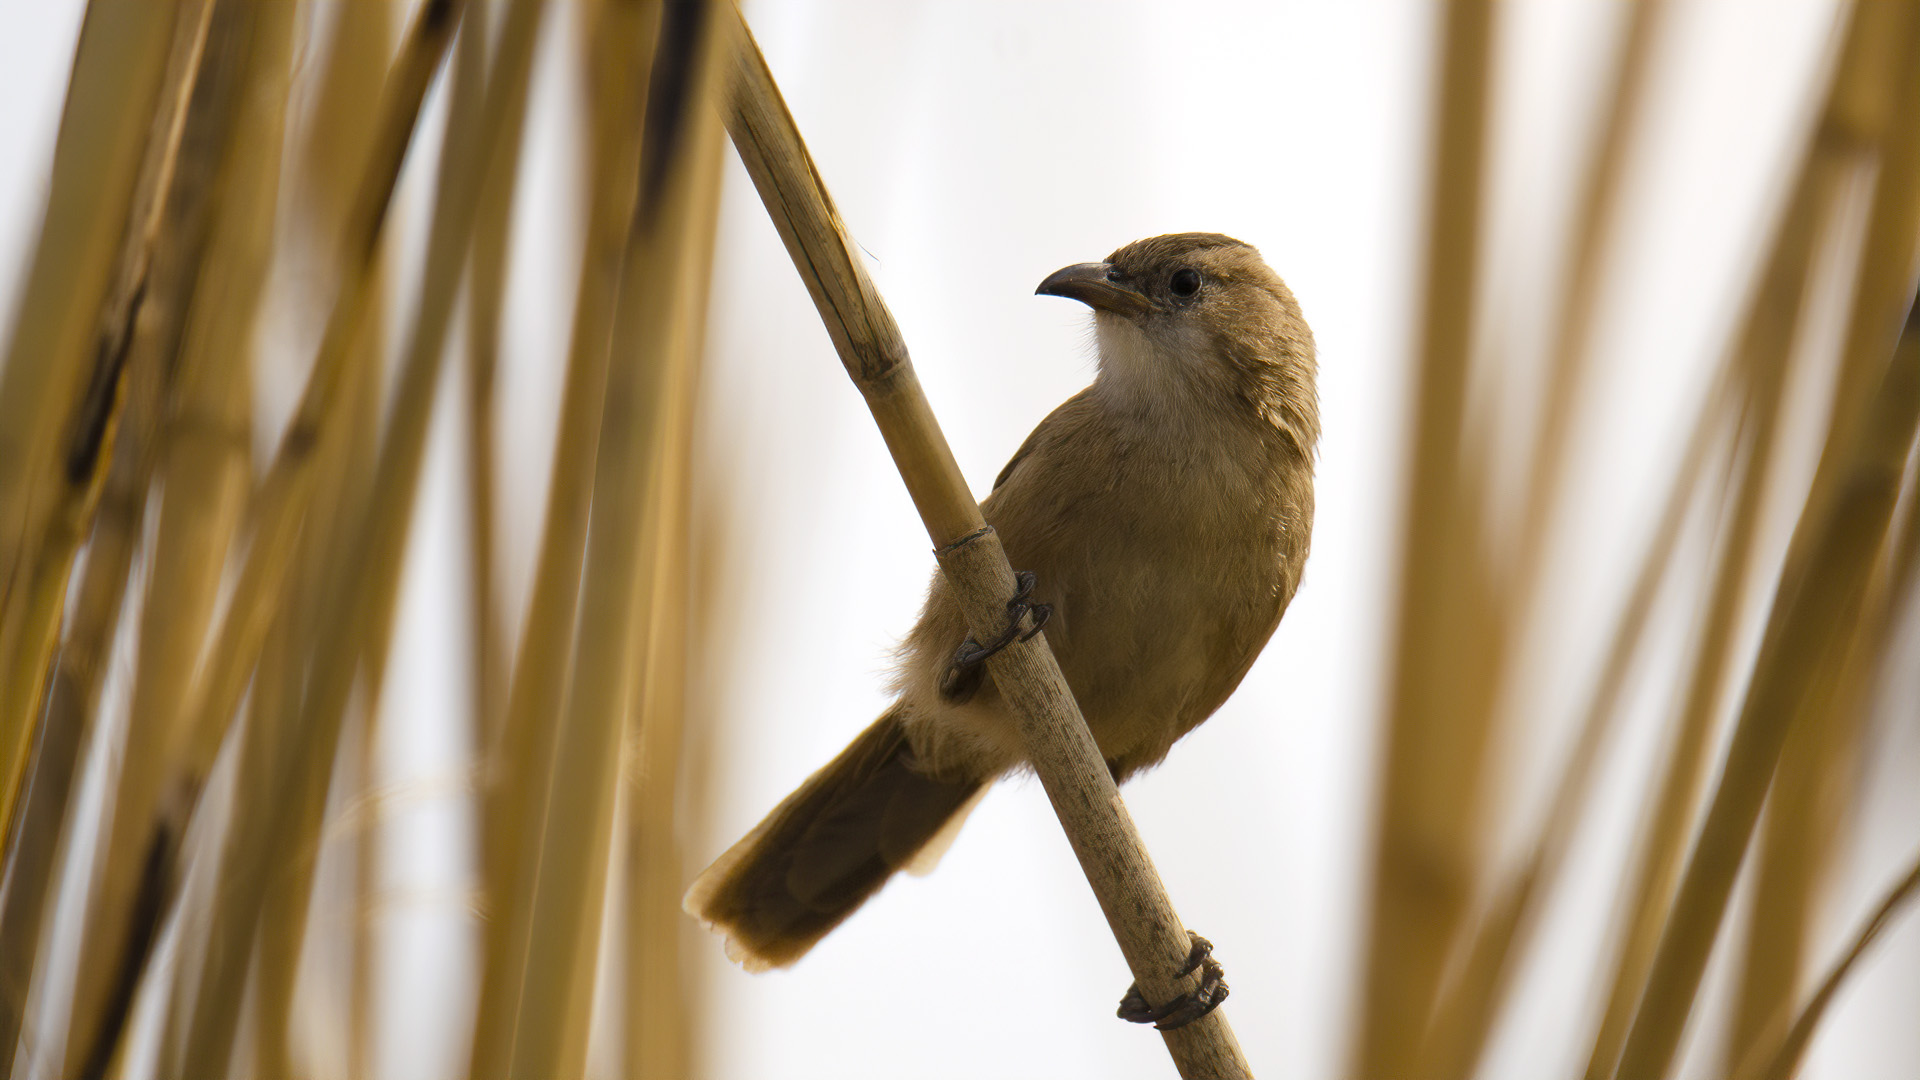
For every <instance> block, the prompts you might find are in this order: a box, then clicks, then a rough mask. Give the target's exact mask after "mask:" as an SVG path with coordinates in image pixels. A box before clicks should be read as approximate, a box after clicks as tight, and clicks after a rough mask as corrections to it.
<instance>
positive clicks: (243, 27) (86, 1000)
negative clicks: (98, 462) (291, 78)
mask: <svg viewBox="0 0 1920 1080" xmlns="http://www.w3.org/2000/svg"><path fill="white" fill-rule="evenodd" d="M255 14H256V12H255V11H254V10H253V9H252V8H250V7H249V6H247V5H241V4H236V3H233V2H231V0H222V2H219V3H212V4H209V5H207V7H206V8H205V9H204V10H202V11H200V12H196V13H194V17H195V18H197V19H199V20H200V21H199V23H198V24H197V25H196V26H195V27H194V28H193V30H192V33H193V35H194V41H195V44H194V47H193V51H194V54H195V56H196V58H197V59H196V61H195V63H194V65H193V66H194V68H195V75H194V79H193V83H192V86H191V96H190V99H189V100H188V101H187V102H186V103H185V104H184V107H183V109H182V112H181V114H180V117H179V119H178V123H177V128H178V131H179V135H178V139H177V151H176V152H175V154H174V163H173V165H172V167H171V168H170V170H169V172H170V175H169V176H168V178H167V187H166V191H165V194H164V197H163V198H162V200H161V204H160V211H159V214H158V216H157V217H156V218H155V220H154V223H153V226H152V228H151V230H150V233H149V236H148V239H147V241H146V256H145V266H144V268H143V269H142V271H141V285H140V295H141V300H140V303H139V304H137V305H136V308H135V310H134V311H133V312H131V313H129V316H128V317H129V318H130V319H132V320H133V324H132V325H133V329H132V332H131V339H130V341H129V342H128V343H127V346H126V355H125V358H124V360H123V361H122V363H123V368H124V370H123V372H122V374H121V375H120V378H121V380H122V381H123V382H124V383H125V385H126V387H127V390H126V391H125V396H126V397H127V399H128V402H127V404H126V405H125V407H124V409H123V413H124V416H125V419H124V422H123V423H122V427H123V431H122V432H121V433H120V435H119V436H118V437H117V438H116V439H115V440H114V449H113V459H114V460H113V464H112V466H111V470H110V472H109V475H108V477H107V479H106V484H105V488H104V493H103V505H102V508H101V511H100V514H99V518H98V525H99V528H97V529H96V532H95V541H96V544H99V545H101V549H102V550H101V551H100V552H99V554H102V555H104V554H105V553H106V552H108V551H112V552H113V553H114V554H113V555H111V556H108V560H109V561H108V563H107V565H108V566H111V567H112V569H111V570H105V571H104V572H107V573H111V574H113V575H115V577H117V578H119V579H120V580H117V581H115V582H113V583H112V584H111V585H109V586H107V587H108V588H111V589H113V590H114V591H115V593H116V594H118V593H119V592H121V591H123V590H124V589H125V588H126V581H125V580H124V578H125V575H126V574H127V572H128V563H127V562H126V561H124V559H125V557H126V556H127V555H130V554H131V551H132V549H133V546H134V544H135V541H136V538H137V537H138V535H139V532H140V530H141V525H142V522H143V521H144V520H145V517H146V513H147V503H148V489H149V486H150V484H151V481H152V478H153V474H154V471H155V468H156V465H157V463H158V460H159V456H160V445H159V441H160V435H161V432H162V425H163V422H164V417H163V413H164V412H165V411H166V410H167V409H168V408H169V406H170V405H171V403H172V402H173V401H176V400H178V399H179V389H178V385H177V376H178V374H179V372H180V370H181V367H182V362H181V350H182V344H183V339H184V338H185V337H186V334H187V330H188V326H189V322H190V315H193V314H196V313H197V314H198V315H199V316H200V317H205V313H206V312H207V311H208V309H209V308H210V307H212V306H213V305H214V304H215V303H216V302H215V301H211V300H206V299H202V298H201V294H200V292H199V289H200V284H199V283H200V281H201V280H202V276H203V263H204V259H205V255H206V253H207V250H208V246H209V241H210V237H211V235H212V230H213V225H214V221H215V219H216V217H217V216H218V210H217V198H218V195H219V187H220V184H221V180H222V178H223V176H224V175H226V174H227V172H228V163H229V158H230V150H231V148H232V146H233V139H234V137H235V136H236V134H238V132H237V123H238V120H239V117H240V115H241V103H242V100H243V94H244V93H245V91H246V90H247V88H248V87H249V85H250V77H251V75H252V71H251V54H252V52H253V49H254V43H255V39H256V27H255ZM216 280H217V279H216ZM222 299H224V298H222ZM122 531H124V532H126V533H127V534H128V535H127V536H126V537H124V538H121V537H118V536H116V534H117V533H119V532H122ZM103 535H104V536H105V538H106V539H105V540H104V541H103V540H102V536H103ZM93 557H94V556H91V555H90V557H89V570H88V575H89V577H91V576H92V574H93V573H94V571H93V569H92V566H91V560H92V558H93ZM116 560H118V561H116ZM117 611H118V608H117V604H116V607H115V613H116V615H117ZM106 640H108V639H107V638H102V639H101V642H102V644H104V642H105V641H106ZM97 693H98V692H97V689H95V690H90V691H88V692H87V694H86V712H85V714H84V716H85V721H86V722H89V723H90V722H91V719H92V716H91V714H92V712H93V709H94V704H95V702H97ZM126 880H127V879H124V878H116V879H115V882H114V884H122V883H124V882H125V881H126ZM137 888H138V887H137V885H136V886H135V887H134V890H133V891H134V892H137ZM131 895H132V893H131V892H130V893H127V894H125V895H124V896H123V895H122V894H115V895H113V896H112V897H108V896H106V894H104V893H103V894H102V899H103V900H107V901H114V900H122V899H130V898H131ZM124 926H125V923H124V921H118V922H114V923H112V924H110V925H107V924H104V923H103V925H102V929H103V931H104V932H105V936H104V940H98V941H89V942H88V945H89V949H88V954H89V955H88V956H87V957H86V959H90V960H92V961H93V963H91V964H85V965H83V967H82V969H81V979H80V980H79V981H78V985H77V987H76V995H75V998H74V1003H73V1009H72V1012H71V1020H70V1022H69V1024H68V1029H67V1062H68V1068H69V1069H74V1070H77V1071H78V1072H79V1073H80V1074H81V1075H97V1074H98V1073H99V1072H100V1071H102V1070H104V1068H105V1065H106V1062H105V1056H104V1055H105V1054H107V1053H109V1052H110V1051H111V1048H112V1046H113V1045H114V1044H115V1043H116V1042H117V1040H118V1035H119V1025H120V1022H121V1020H122V1019H123V1018H124V1016H125V1012H126V1008H127V1003H128V1002H129V1001H130V1000H131V998H132V995H133V991H134V986H135V982H134V979H135V978H136V975H137V971H138V968H137V966H130V965H129V964H127V963H126V959H127V954H128V951H129V949H132V950H135V951H142V952H143V951H144V948H145V943H143V942H135V941H132V940H131V939H126V938H121V937H119V936H117V935H116V934H115V933H114V932H115V931H119V930H121V929H122V928H123V927H124ZM96 945H97V946H99V947H97V948H95V947H93V946H96Z"/></svg>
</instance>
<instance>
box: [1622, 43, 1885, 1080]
mask: <svg viewBox="0 0 1920 1080" xmlns="http://www.w3.org/2000/svg"><path fill="white" fill-rule="evenodd" d="M1889 15H1892V16H1893V17H1894V20H1895V21H1894V23H1893V24H1892V25H1889V23H1888V17H1889ZM1898 19H1899V12H1898V10H1897V9H1896V7H1895V6H1894V5H1869V6H1868V7H1866V8H1863V9H1861V10H1860V12H1859V13H1858V14H1856V15H1855V16H1854V17H1853V18H1852V19H1851V20H1850V22H1849V24H1848V29H1847V31H1846V32H1845V37H1844V41H1843V44H1842V47H1841V55H1842V57H1843V59H1842V62H1841V63H1839V64H1838V65H1836V68H1835V74H1834V76H1833V82H1832V85H1831V87H1830V89H1829V92H1828V95H1827V101H1826V104H1825V107H1824V109H1823V112H1822V115H1821V117H1820V120H1819V123H1818V125H1817V127H1816V129H1815V132H1814V139H1813V141H1812V143H1811V144H1810V145H1809V147H1808V149H1807V151H1806V158H1805V160H1804V161H1803V163H1802V166H1801V171H1800V175H1799V177H1798V179H1797V181H1796V184H1795V187H1794V189H1793V192H1792V194H1791V195H1790V196H1789V197H1788V201H1787V208H1786V211H1785V217H1784V219H1783V221H1782V224H1781V225H1780V227H1779V230H1778V232H1777V233H1776V235H1775V238H1774V242H1773V247H1772V251H1771V253H1770V254H1769V257H1768V259H1767V262H1766V268H1765V270H1764V271H1763V273H1762V275H1761V279H1760V283H1759V286H1758V289H1757V290H1756V292H1755V294H1754V297H1753V299H1752V301H1751V302H1750V304H1749V307H1748V310H1747V314H1746V316H1745V319H1744V322H1743V325H1742V329H1741V336H1740V339H1739V342H1738V343H1737V345H1736V346H1735V356H1736V357H1737V358H1738V363H1739V365H1740V366H1739V368H1738V370H1740V371H1741V372H1742V373H1743V375H1744V378H1745V379H1746V380H1747V381H1748V383H1749V386H1748V389H1747V395H1748V401H1747V404H1746V406H1745V408H1744V413H1745V421H1744V423H1745V426H1746V427H1747V428H1748V429H1749V430H1748V433H1747V439H1746V442H1747V446H1748V450H1747V462H1746V467H1745V469H1744V472H1743V475H1742V476H1741V479H1740V481H1739V484H1738V486H1737V487H1736V489H1735V491H1734V509H1733V513H1732V515H1731V519H1730V522H1729V525H1728V527H1727V530H1726V539H1725V548H1724V550H1723V551H1722V552H1721V553H1720V556H1719V566H1718V569H1717V571H1716V574H1715V579H1714V584H1713V587H1712V591H1711V593H1710V596H1709V599H1708V601H1707V604H1706V620H1705V624H1704V626H1703V629H1702V631H1701V634H1700V639H1699V641H1700V644H1699V646H1698V650H1699V651H1698V654H1697V657H1696V660H1695V664H1694V667H1693V669H1692V671H1691V672H1690V673H1689V675H1688V679H1689V683H1688V687H1687V690H1686V692H1685V695H1684V699H1683V704H1682V707H1681V713H1680V716H1679V718H1678V724H1677V727H1676V729H1675V737H1674V742H1673V745H1672V747H1671V748H1670V750H1669V752H1668V757H1667V764H1666V769H1665V773H1664V775H1663V777H1662V779H1661V781H1660V783H1659V786H1658V794H1657V796H1656V800H1655V802H1654V804H1653V807H1652V811H1651V815H1650V817H1649V818H1648V820H1647V823H1646V826H1645V830H1644V833H1643V836H1642V841H1641V846H1640V849H1639V852H1638V854H1637V857H1636V864H1635V867H1634V870H1633V872H1632V875H1631V879H1630V880H1631V881H1632V883H1633V884H1632V885H1631V887H1630V892H1629V894H1628V899H1627V906H1626V911H1627V912H1628V919H1627V923H1626V925H1625V928H1624V930H1623V932H1622V937H1621V943H1620V946H1619V951H1618V953H1617V954H1616V959H1615V966H1614V974H1613V978H1612V980H1611V983H1610V988H1609V992H1608V1000H1607V1005H1606V1010H1605V1014H1604V1016H1603V1018H1602V1020H1601V1024H1600V1027H1599V1030H1598V1032H1597V1034H1596V1036H1595V1043H1594V1048H1593V1051H1592V1053H1591V1054H1590V1055H1589V1062H1588V1066H1587V1073H1586V1075H1587V1078H1588V1080H1605V1078H1607V1077H1610V1076H1612V1075H1613V1074H1614V1069H1615V1066H1616V1065H1617V1063H1618V1060H1619V1054H1620V1051H1621V1049H1622V1047H1623V1045H1624V1041H1625V1038H1626V1033H1627V1027H1628V1024H1629V1022H1630V1020H1631V1019H1632V1017H1633V1009H1634V1007H1635V1005H1636V1004H1637V1002H1638V1001H1639V1000H1640V995H1641V993H1642V991H1643V988H1644V987H1645V985H1646V980H1647V977H1648V971H1649V968H1650V966H1651V964H1652V961H1653V954H1654V949H1655V946H1656V945H1657V943H1658V941H1659V936H1660V933H1661V927H1662V924H1663V923H1664V922H1665V920H1666V917H1667V913H1668V910H1669V907H1670V905H1671V903H1672V899H1673V895H1674V888H1675V883H1676V882H1677V881H1678V878H1679V873H1680V869H1681V865H1682V860H1683V857H1684V855H1685V852H1686V848H1687V844H1688V842H1689V840H1690V839H1691V837H1692V833H1693V827H1694V822H1695V820H1696V815H1697V812H1698V811H1697V808H1698V806H1699V800H1700V793H1701V791H1702V789H1703V788H1704V786H1705V784H1706V780H1707V767H1708V765H1709V758H1708V752H1709V748H1710V747H1711V746H1712V745H1713V743H1714V738H1713V734H1714V718H1715V717H1717V716H1719V715H1721V714H1722V708H1723V707H1722V704H1721V702H1722V695H1723V694H1724V693H1726V692H1727V690H1726V689H1725V682H1726V676H1727V673H1728V671H1729V670H1730V669H1731V667H1732V665H1733V663H1734V660H1735V649H1736V648H1737V644H1736V639H1735V634H1736V629H1737V626H1738V622H1739V618H1740V606H1741V604H1742V599H1741V598H1742V597H1743V596H1744V595H1746V591H1747V589H1748V588H1749V587H1750V583H1751V578H1752V575H1753V571H1754V568H1755V561H1756V558H1757V555H1758V547H1757V544H1758V539H1759V537H1758V528H1759V521H1760V515H1761V511H1762V507H1763V504H1764V500H1765V499H1766V497H1767V495H1768V493H1769V492H1770V490H1771V488H1772V486H1773V482H1772V478H1773V477H1774V476H1775V475H1776V474H1777V472H1778V470H1779V467H1780V466H1779V462H1777V461H1776V460H1775V459H1776V458H1777V456H1778V453H1779V452H1778V451H1777V450H1776V449H1775V443H1776V438H1775V435H1774V432H1775V430H1776V428H1777V426H1778V423H1779V414H1780V410H1781V408H1782V407H1783V399H1782V394H1783V393H1784V387H1785V385H1786V379H1787V373H1788V359H1789V354H1790V352H1791V349H1792V345H1793V342H1794V339H1795V336H1796V333H1797V328H1798V326H1799V325H1800V315H1801V309H1802V307H1803V304H1804V302H1805V293H1806V290H1807V289H1808V288H1809V285H1810V281H1811V278H1810V275H1811V274H1812V268H1813V260H1814V255H1815V250H1816V248H1817V245H1818V240H1819V237H1820V235H1821V234H1822V232H1823V231H1825V229H1826V223H1827V222H1829V221H1830V220H1831V219H1832V215H1833V212H1834V208H1835V204H1836V200H1837V199H1838V198H1839V197H1840V195H1841V193H1842V191H1843V190H1844V187H1843V185H1844V184H1845V182H1846V181H1847V180H1848V178H1849V177H1850V176H1851V175H1852V174H1853V171H1854V170H1856V169H1857V168H1858V167H1859V165H1860V162H1861V155H1862V152H1863V151H1864V150H1865V149H1867V148H1870V147H1871V145H1872V142H1873V139H1874V138H1875V132H1876V130H1877V123H1878V121H1876V120H1875V119H1874V115H1875V111H1874V110H1873V109H1872V108H1870V107H1869V103H1870V102H1871V98H1870V97H1869V96H1868V91H1870V90H1872V89H1873V88H1872V87H1871V86H1869V85H1867V80H1868V79H1869V78H1871V76H1872V74H1873V73H1874V72H1883V71H1884V66H1876V65H1875V64H1874V63H1873V62H1872V55H1873V52H1874V50H1875V49H1876V48H1877V47H1878V46H1879V43H1881V42H1884V41H1885V40H1887V38H1886V35H1887V34H1888V33H1889V32H1894V31H1898V30H1899V25H1898ZM1881 83H1882V86H1884V85H1885V80H1884V78H1883V79H1882V80H1881Z"/></svg>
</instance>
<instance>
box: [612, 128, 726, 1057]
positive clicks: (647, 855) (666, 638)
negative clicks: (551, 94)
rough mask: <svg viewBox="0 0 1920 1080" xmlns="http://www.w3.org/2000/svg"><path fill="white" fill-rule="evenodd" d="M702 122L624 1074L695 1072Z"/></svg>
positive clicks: (679, 353)
mask: <svg viewBox="0 0 1920 1080" xmlns="http://www.w3.org/2000/svg"><path fill="white" fill-rule="evenodd" d="M701 134H702V135H703V136H704V137H705V138H706V142H705V144H704V145H699V146H695V147H692V148H690V149H689V151H688V152H689V153H690V154H692V155H693V156H694V160H693V162H692V165H691V166H690V167H691V168H692V170H693V172H694V175H693V179H692V182H691V189H692V190H691V196H690V200H689V203H690V205H689V207H688V214H689V216H690V217H691V219H692V221H693V225H692V230H693V233H692V237H691V240H690V242H689V243H688V244H687V245H686V250H685V257H686V263H685V265H684V266H683V267H681V269H680V270H679V279H680V280H682V281H685V282H687V287H686V289H685V291H684V293H683V297H682V300H683V303H684V305H685V306H684V310H683V311H681V312H679V313H677V314H676V316H675V318H676V326H677V327H678V328H679V332H680V334H681V335H682V340H681V342H680V344H679V345H678V347H677V348H676V349H674V350H673V351H672V352H670V353H669V354H668V357H667V359H668V361H669V363H670V365H671V366H670V369H669V371H668V372H667V375H666V385H665V401H664V403H663V406H662V412H663V414H664V415H663V418H662V424H661V440H660V447H659V450H658V451H657V457H656V461H655V466H654V468H655V481H654V491H655V493H656V494H655V502H654V505H653V506H652V507H651V509H650V510H649V511H648V515H647V530H646V535H647V544H648V548H650V549H651V552H652V556H653V557H652V560H651V569H650V570H649V571H647V572H648V573H649V574H650V576H651V580H652V581H653V583H654V585H653V588H652V590H651V593H650V597H649V599H650V601H651V603H650V610H649V611H647V612H646V613H645V614H644V616H643V619H644V624H643V629H642V631H641V633H642V639H643V641H644V642H645V659H644V661H643V663H642V666H641V670H640V680H639V685H638V686H637V687H635V701H634V703H633V705H632V706H630V708H631V716H632V718H633V720H632V729H633V730H632V737H633V739H634V741H636V742H637V744H638V746H637V750H638V753H637V760H636V762H635V765H636V767H635V768H634V769H633V770H632V777H631V788H630V795H629V798H628V799H627V803H626V806H627V817H626V822H625V826H626V850H625V858H624V862H625V867H624V877H625V881H626V888H627V904H626V935H625V939H624V943H625V949H626V955H625V963H624V965H623V975H624V977H625V993H624V995H623V1005H624V1016H623V1019H624V1021H625V1023H624V1025H623V1027H622V1030H621V1033H622V1035H623V1037H624V1040H625V1045H624V1047H623V1052H622V1054H621V1060H622V1061H623V1062H624V1063H625V1066H626V1072H627V1075H628V1076H629V1077H632V1078H633V1080H645V1078H648V1077H656V1076H688V1075H691V1074H692V1070H691V1062H692V1046H691V1042H692V1035H693V1027H694V1025H693V1016H694V1008H693V996H692V995H691V994H689V993H688V989H687V987H686V985H685V980H684V979H683V977H682V975H681V962H680V961H681V949H680V942H681V939H682V937H683V935H684V934H685V932H686V930H687V928H688V922H687V918H686V913H685V912H684V911H682V910H681V906H680V896H681V893H682V891H683V890H684V888H685V885H686V877H687V874H686V868H685V867H684V866H682V864H681V849H680V843H679V836H680V834H681V831H682V829H683V827H684V826H683V824H682V823H681V822H680V821H679V820H678V818H679V815H678V814H677V813H676V810H677V807H678V805H679V802H680V798H679V795H680V783H679V776H680V771H681V767H682V754H681V747H682V736H683V732H684V730H685V727H686V711H687V680H688V664H689V662H690V656H689V644H690V642H689V637H690V634H691V626H690V623H691V617H692V601H693V582H692V576H693V575H692V550H691V543H692V528H693V523H692V516H693V482H694V477H693V433H694V398H695V392H696V389H697V387H698V385H699V381H700V368H699V361H700V358H701V357H702V356H703V355H704V354H705V337H706V325H707V299H708V295H709V293H710V291H711V287H712V281H713V260H714V245H715V240H716V239H717V237H718V226H719V213H720V165H721V160H722V157H721V153H722V150H723V149H724V147H723V144H722V141H721V140H720V138H719V126H718V125H716V124H706V125H703V127H702V128H701Z"/></svg>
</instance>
